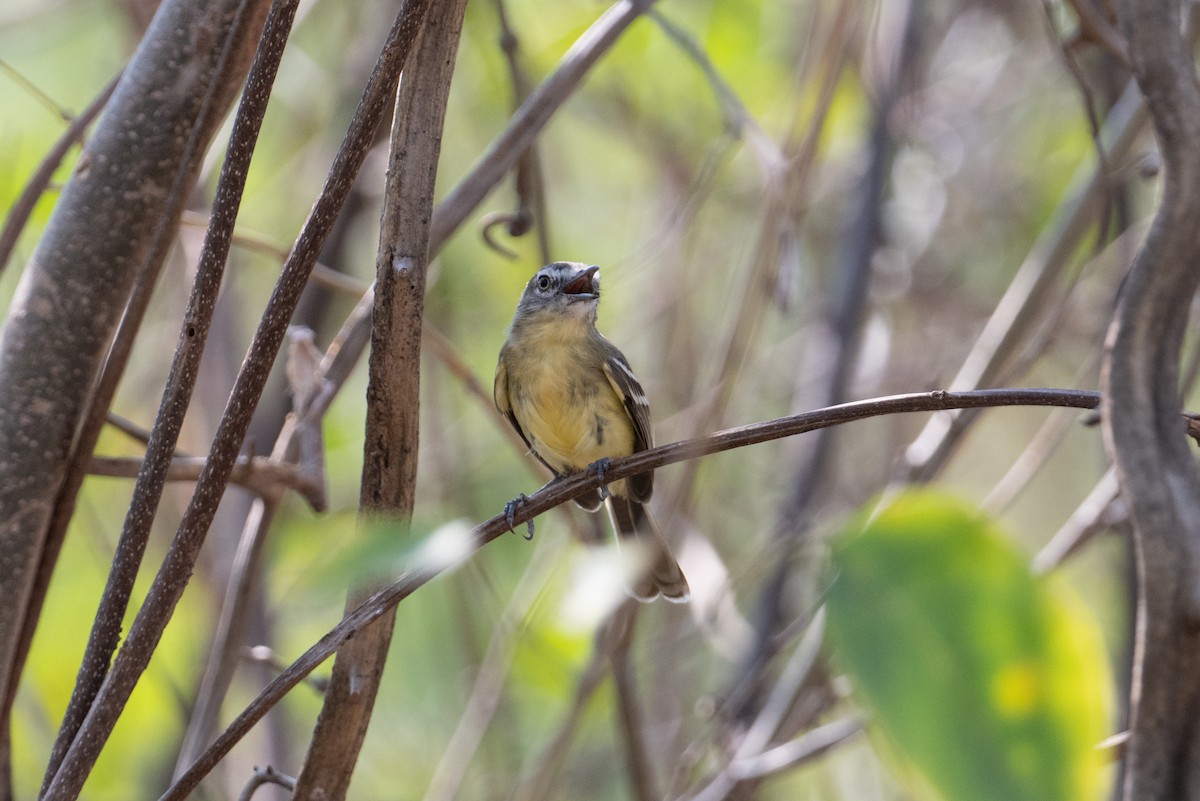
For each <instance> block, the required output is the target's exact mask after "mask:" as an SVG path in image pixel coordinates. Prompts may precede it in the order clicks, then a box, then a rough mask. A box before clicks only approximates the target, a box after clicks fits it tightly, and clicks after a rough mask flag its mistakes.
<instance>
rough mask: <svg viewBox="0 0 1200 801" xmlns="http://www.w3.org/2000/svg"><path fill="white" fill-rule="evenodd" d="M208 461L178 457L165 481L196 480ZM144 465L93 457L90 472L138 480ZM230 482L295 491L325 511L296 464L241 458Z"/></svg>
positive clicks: (269, 491)
mask: <svg viewBox="0 0 1200 801" xmlns="http://www.w3.org/2000/svg"><path fill="white" fill-rule="evenodd" d="M207 462H208V460H207V459H205V458H204V457H203V456H178V457H176V458H174V459H172V460H171V461H170V463H169V464H168V465H167V472H166V474H165V475H164V477H163V479H164V480H165V481H197V480H199V478H200V476H201V475H202V474H203V473H204V467H205V465H206V464H207ZM144 465H145V460H144V459H139V458H137V457H135V456H93V457H92V459H91V462H90V464H89V467H88V472H89V473H90V474H92V475H94V476H107V477H109V478H136V477H137V475H138V473H140V472H141V470H142V468H143V466H144ZM229 483H231V484H237V485H238V486H239V487H243V488H244V489H248V490H250V491H251V492H253V493H254V494H255V495H259V496H273V495H277V494H278V493H279V492H280V491H282V490H284V489H290V490H293V491H295V492H296V493H297V494H299V495H300V497H302V498H304V499H305V500H306V501H308V504H309V506H311V507H312V508H313V510H314V511H318V512H321V511H324V508H323V507H324V497H323V492H322V491H323V489H324V488H323V487H322V486H321V485H319V484H314V482H313V481H312V479H311V477H310V476H307V475H304V474H303V473H302V472H301V470H300V468H299V467H298V466H297V465H294V464H289V463H286V462H279V461H276V460H275V459H273V458H269V457H266V456H249V457H247V456H239V457H238V458H237V461H236V462H234V465H233V469H232V470H231V472H230V474H229Z"/></svg>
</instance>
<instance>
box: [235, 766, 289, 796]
mask: <svg viewBox="0 0 1200 801" xmlns="http://www.w3.org/2000/svg"><path fill="white" fill-rule="evenodd" d="M264 784H274V785H278V786H279V787H282V788H283V789H285V790H294V789H295V788H296V780H295V779H294V778H292V777H291V776H288V775H286V774H284V773H280V772H279V771H277V770H275V769H274V768H273V767H271V766H270V765H267V766H266V767H265V768H259V767H255V768H254V775H253V776H251V777H250V780H249V781H247V782H246V786H245V787H243V788H242V791H241V792H240V793H238V801H250V799H252V798H254V794H255V793H256V792H258V788H259V787H262V786H263V785H264Z"/></svg>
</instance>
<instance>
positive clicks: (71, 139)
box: [0, 72, 121, 275]
mask: <svg viewBox="0 0 1200 801" xmlns="http://www.w3.org/2000/svg"><path fill="white" fill-rule="evenodd" d="M120 80H121V73H119V72H118V73H117V74H116V75H115V76H113V79H112V80H111V81H109V82H108V84H107V85H106V86H105V87H104V88H103V89H101V90H100V94H98V95H96V98H95V99H94V100H93V101H92V102H91V103H89V104H88V107H87V108H85V109H84V110H83V111H82V112H81V113H80V114H79V116H77V117H75V119H73V120H71V124H70V125H68V126H67V129H66V130H65V131H63V132H62V136H60V137H58V140H57V141H56V142H55V143H54V144H53V145H52V146H51V147H50V152H48V153H47V154H46V156H45V158H43V159H42V163H41V164H39V165H38V168H37V169H36V170H34V172H33V175H31V176H30V177H29V180H28V181H26V182H25V187H24V188H23V189H22V190H21V194H20V195H19V196H18V197H17V199H16V201H14V202H13V204H12V207H11V208H9V210H8V216H6V217H5V218H4V227H3V228H2V229H0V275H2V274H3V273H4V268H5V267H7V266H8V260H9V259H11V258H12V254H13V250H15V249H16V247H17V240H18V239H19V238H20V237H21V232H22V231H24V230H25V225H26V223H28V222H29V216H30V215H31V214H33V209H34V206H36V205H37V202H38V198H40V197H41V196H42V193H43V192H45V191H46V187H47V186H49V185H50V179H51V178H52V177H54V171H55V170H57V169H58V167H59V165H60V164H62V160H63V159H64V158H66V155H67V151H69V150H70V149H71V148H72V147H74V146H75V143H76V142H81V141H83V135H84V132H85V131H87V127H88V126H89V125H91V124H92V122H93V121H94V120H95V119H96V117H98V116H99V115H100V112H101V111H103V110H104V106H105V105H106V104H107V103H108V99H109V98H110V97H112V95H113V91H114V90H115V89H116V88H117V82H118V81H120Z"/></svg>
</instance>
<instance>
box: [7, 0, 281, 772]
mask: <svg viewBox="0 0 1200 801" xmlns="http://www.w3.org/2000/svg"><path fill="white" fill-rule="evenodd" d="M180 13H185V12H182V11H181V12H180ZM213 13H214V14H218V18H220V17H221V16H223V17H224V18H225V21H224V23H223V24H225V25H228V29H227V31H226V32H225V34H224V37H225V38H224V40H223V42H222V44H221V45H220V46H219V47H215V48H214V51H215V53H216V55H215V57H213V56H210V58H214V61H215V65H214V67H213V70H214V72H213V76H212V77H211V79H210V81H211V82H210V83H209V85H208V86H207V87H206V88H205V90H204V93H203V101H202V103H201V111H200V113H199V115H198V116H197V118H196V120H195V123H194V124H193V126H192V129H191V131H190V133H189V135H188V137H187V140H186V141H187V151H186V158H185V161H190V162H194V164H195V167H194V169H198V168H199V165H200V161H201V159H202V156H203V151H204V145H205V144H206V143H207V139H208V137H209V136H211V135H212V132H213V131H215V129H216V127H217V125H218V124H219V122H220V119H221V117H222V116H223V113H224V111H225V108H226V103H227V102H228V100H229V99H232V96H233V92H234V89H235V87H236V85H237V84H238V83H239V79H240V76H241V74H242V70H243V69H244V68H245V65H246V60H245V59H246V58H247V56H248V52H249V48H248V45H249V43H250V42H253V41H254V40H255V33H256V32H258V31H259V30H260V27H261V24H262V15H263V14H264V13H265V3H262V2H259V3H257V4H255V3H253V2H248V0H242V1H241V2H239V3H237V4H236V5H234V4H233V3H230V4H228V6H227V7H225V8H215V9H214V11H213ZM159 19H161V20H162V22H161V23H160V25H156V26H154V27H152V28H151V29H150V30H149V31H148V33H147V39H146V42H147V44H145V45H144V47H145V49H146V50H147V51H149V52H153V51H155V50H156V49H158V48H156V46H155V45H154V44H153V42H154V41H155V38H154V37H156V36H158V37H168V38H169V37H170V36H172V35H175V34H176V33H177V32H176V30H174V28H173V27H172V26H182V27H184V28H185V29H186V28H187V27H190V25H189V24H188V23H187V22H185V20H187V16H186V14H185V15H184V16H178V17H174V16H172V15H170V14H166V13H164V14H160V15H159ZM163 28H165V29H166V30H165V31H163V30H162V29H163ZM156 31H157V33H156ZM158 47H162V45H161V43H160V44H159V45H158ZM139 52H141V51H140V50H139ZM193 57H195V56H193ZM171 58H172V59H177V60H181V61H182V60H186V59H185V58H184V56H183V55H182V54H178V53H177V54H174V55H172V56H171ZM137 63H138V59H137V57H136V56H135V58H134V61H133V62H132V63H131V65H130V67H129V68H128V70H127V71H126V73H125V75H124V77H123V79H122V84H124V81H125V80H127V79H133V80H135V85H134V87H133V88H132V89H130V90H124V91H132V92H134V93H139V92H145V93H148V94H151V95H154V94H160V93H161V94H164V95H166V94H170V93H167V92H162V90H161V87H154V88H153V89H151V88H150V87H146V86H138V85H137V84H136V80H137V79H136V73H135V72H134V70H135V66H134V65H136V64H137ZM267 72H269V73H271V74H272V75H273V71H271V70H267ZM261 73H262V67H261V66H259V69H258V70H257V74H260V75H261ZM142 80H143V81H145V80H146V78H145V77H143V78H142ZM159 80H161V78H160V79H159ZM267 86H268V87H269V86H270V82H269V81H268V83H267ZM250 93H251V90H250V88H248V89H247V95H246V96H245V97H244V99H243V102H242V104H241V107H240V108H239V113H238V124H237V125H235V132H234V140H233V141H234V142H235V143H236V144H238V145H245V147H244V148H243V149H242V152H240V153H238V154H237V155H231V156H230V158H229V159H228V160H227V162H226V168H227V172H226V171H223V173H222V180H221V181H220V183H219V185H218V198H217V200H216V201H214V203H216V202H218V201H219V202H221V203H222V204H228V205H230V206H231V207H232V211H231V212H230V213H231V214H232V215H236V208H237V201H238V198H240V195H241V187H242V186H243V185H244V180H239V178H238V176H239V175H240V176H242V178H243V179H244V175H245V169H246V167H247V166H248V163H249V158H250V153H252V152H253V149H254V148H253V142H254V140H255V138H256V136H257V131H258V125H259V122H261V119H262V113H263V111H264V110H265V105H266V100H265V95H264V96H262V97H261V98H259V99H258V102H256V101H255V100H254V99H250ZM118 113H120V112H119V111H118V110H117V109H114V114H118ZM126 113H132V114H134V115H135V117H143V116H147V115H151V112H149V111H138V110H136V109H135V110H133V111H132V112H129V111H127V112H126ZM164 113H165V112H163V111H161V110H160V111H158V112H154V113H153V115H152V116H160V115H163V114H164ZM135 121H136V120H135ZM127 138H130V139H131V140H133V141H136V140H137V137H127ZM193 180H195V172H189V171H185V170H180V172H179V173H178V174H177V175H176V177H175V180H174V181H173V182H172V185H171V189H170V194H171V195H173V196H177V198H178V199H177V201H174V202H172V203H171V204H169V208H168V209H167V210H164V211H163V212H162V214H161V217H160V218H159V219H158V220H157V223H156V224H155V226H154V228H153V233H152V235H151V237H150V239H149V242H148V243H147V245H146V250H145V252H143V253H141V254H140V256H141V261H140V263H139V264H138V269H137V270H136V273H135V275H134V277H133V280H132V282H131V284H132V285H131V287H130V291H129V297H128V298H127V303H126V306H125V309H124V314H123V316H122V317H121V319H120V321H119V323H118V325H117V328H116V332H115V335H114V337H113V341H112V344H111V348H110V349H109V351H108V354H107V361H106V363H105V365H104V368H103V370H102V371H101V374H100V377H99V381H98V382H97V386H96V388H95V391H94V393H93V394H92V397H91V398H90V399H89V405H88V406H85V407H84V414H83V420H82V424H81V426H80V430H79V432H78V436H77V437H76V438H75V441H74V443H73V444H72V448H71V452H70V458H69V460H68V461H67V465H66V468H67V469H66V471H65V475H64V476H63V481H62V483H61V485H60V486H59V487H58V491H57V492H56V494H55V499H54V504H53V506H52V507H51V509H52V513H51V516H50V519H49V520H48V523H47V531H46V544H45V550H44V553H43V554H42V558H41V560H40V564H39V567H38V575H37V584H36V586H35V591H34V594H33V602H34V604H36V605H37V606H39V607H40V604H41V601H42V599H43V598H44V593H45V588H46V586H48V584H49V579H50V574H51V573H52V571H53V568H54V564H55V561H56V557H57V554H58V550H59V549H60V548H61V544H62V539H63V537H64V535H65V532H66V528H67V524H68V522H69V520H70V517H71V514H72V512H73V510H74V504H75V498H76V496H77V494H78V492H79V489H80V487H81V486H82V484H83V478H84V475H85V472H86V467H87V463H88V460H89V457H90V456H91V454H92V451H93V449H94V448H95V445H96V441H97V439H98V438H99V435H100V431H101V429H102V428H103V425H104V420H105V417H106V411H107V409H108V406H109V404H110V402H111V400H112V397H113V395H114V394H115V392H116V387H117V384H118V382H119V380H120V376H121V374H122V373H123V371H124V367H125V364H126V363H127V359H128V356H129V353H130V351H131V349H132V347H133V340H134V338H135V336H136V334H137V331H138V330H139V329H140V326H141V320H142V318H143V315H144V313H145V310H146V308H147V306H148V304H149V298H150V295H151V293H152V290H153V287H154V283H155V279H156V277H157V276H158V273H159V271H160V269H161V266H162V263H163V262H164V261H165V260H166V256H167V252H168V250H169V248H170V245H171V241H172V239H173V237H174V232H175V230H176V226H177V215H178V213H179V209H180V208H181V207H182V205H183V203H184V200H185V198H186V196H187V194H188V192H189V191H190V190H191V182H192V181H193ZM139 191H143V190H139ZM229 224H230V226H232V219H230V222H229ZM219 239H220V238H219V236H213V238H212V240H211V241H206V245H209V247H206V253H207V254H208V255H209V257H210V259H209V264H208V268H209V269H210V270H216V273H217V278H216V281H215V282H213V284H211V285H210V286H208V287H204V288H201V287H200V285H199V282H200V279H201V276H202V273H201V272H200V271H198V272H197V282H198V283H197V285H196V288H195V291H194V293H193V299H192V300H193V301H195V300H196V299H197V298H198V297H201V296H203V294H204V292H205V290H207V291H208V292H210V293H211V296H212V297H211V298H210V299H209V300H210V302H215V297H216V293H217V291H218V289H219V284H220V270H221V266H222V265H223V262H224V258H223V255H222V256H219V257H217V258H215V259H214V258H213V257H214V256H217V251H216V250H215V249H213V248H212V247H211V245H212V243H214V242H218V241H219ZM121 245H122V246H123V247H124V248H126V249H128V250H129V251H130V252H131V253H135V254H136V253H137V252H138V251H139V248H138V247H136V245H135V244H134V243H131V242H127V241H123V242H122V243H121ZM189 308H192V306H191V305H190V304H189ZM201 338H202V337H201ZM196 358H197V359H198V358H199V354H198V353H197V355H196ZM171 391H172V390H171V387H170V385H168V389H167V390H165V391H164V398H165V397H166V396H167V395H168V394H169V393H170V392H171ZM184 406H185V407H186V401H185V402H184ZM180 416H181V417H182V410H181V411H180ZM156 434H157V437H156V436H155V435H156ZM175 441H176V440H175V439H171V438H169V439H166V440H164V438H163V429H162V428H160V427H158V426H157V425H156V430H155V432H152V434H151V437H150V442H149V444H148V446H147V456H148V457H151V458H150V459H148V461H147V463H146V464H143V468H144V469H146V470H147V475H146V479H144V480H143V481H140V482H139V485H138V486H137V487H135V494H134V500H133V501H131V504H130V510H129V513H128V515H127V517H126V525H125V526H124V528H123V531H122V535H121V539H120V541H119V542H118V546H117V552H116V554H115V555H114V557H113V564H112V567H111V568H110V571H109V577H108V582H107V584H106V586H105V590H104V595H103V596H102V597H101V599H100V606H99V609H98V610H97V612H96V617H95V620H94V622H93V625H92V629H91V632H90V633H89V636H88V644H87V647H86V649H85V651H84V656H83V659H82V660H81V663H80V667H79V672H78V673H77V675H76V680H75V686H74V688H73V690H72V692H71V699H70V701H69V702H68V705H67V710H66V712H65V713H64V715H63V721H62V724H61V725H60V726H59V730H58V734H57V735H56V737H55V742H54V746H53V748H52V750H51V755H50V759H49V760H48V763H47V767H46V772H45V775H44V777H43V782H42V791H43V795H45V794H46V793H48V792H49V787H50V784H51V781H52V779H53V778H54V776H55V773H56V772H57V770H58V769H59V767H60V766H61V763H62V761H63V759H64V758H65V756H66V754H67V752H68V749H69V748H70V746H71V745H72V743H73V742H74V738H75V736H76V734H77V733H78V731H79V729H80V727H81V726H82V725H83V720H84V717H85V716H86V715H87V714H88V711H89V708H90V707H91V705H92V702H93V700H94V699H95V697H96V694H97V693H98V692H99V689H100V685H101V682H102V681H103V680H104V678H105V674H106V672H107V669H108V666H109V662H110V660H111V658H112V653H113V651H114V650H115V649H116V646H117V641H118V639H119V637H120V631H121V623H122V619H123V617H124V614H125V610H126V608H127V606H128V602H129V597H130V594H131V592H132V589H133V582H134V580H135V579H136V576H137V572H138V568H139V566H140V565H141V559H142V555H143V553H144V552H145V545H146V539H147V537H148V536H149V529H150V524H151V522H152V521H153V518H154V513H155V509H156V505H157V504H156V501H152V502H149V503H145V504H143V503H142V500H143V499H141V498H139V494H138V490H143V491H144V490H146V489H147V488H148V486H149V485H150V484H152V483H153V482H152V481H148V479H150V478H151V477H152V476H153V475H154V474H155V471H161V473H162V474H165V472H166V469H167V464H168V463H169V461H170V459H171V457H172V456H173V454H174V449H175ZM160 489H161V486H160ZM135 520H136V521H138V523H140V526H134V525H131V522H133V521H135ZM25 628H26V631H25V638H24V641H23V642H22V647H23V648H24V647H27V646H26V642H27V641H28V638H29V637H31V636H32V620H30V619H27V622H26V627H25ZM81 781H82V778H81Z"/></svg>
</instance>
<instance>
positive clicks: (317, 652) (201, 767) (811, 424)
mask: <svg viewBox="0 0 1200 801" xmlns="http://www.w3.org/2000/svg"><path fill="white" fill-rule="evenodd" d="M1099 403H1100V395H1099V393H1097V392H1085V391H1083V390H1068V389H993V390H978V391H975V392H956V393H952V392H942V391H936V392H927V393H917V394H911V395H894V396H891V397H886V398H875V399H872V400H866V401H856V402H853V403H845V404H841V405H839V406H832V407H829V408H826V409H817V410H815V411H811V412H805V413H803V414H797V415H791V416H789V417H781V418H777V419H775V420H769V421H766V422H763V423H755V424H753V425H747V426H742V427H740V428H732V429H728V430H726V431H720V432H717V433H716V434H711V435H709V436H706V437H700V438H696V439H690V440H685V441H683V442H674V443H671V444H669V445H662V446H659V447H657V448H652V449H650V450H646V451H642V452H640V453H637V454H635V455H633V456H630V457H627V458H624V459H617V460H614V461H613V463H612V465H611V466H610V467H609V468H608V469H607V470H605V473H604V479H603V480H604V481H605V482H611V481H617V480H619V479H622V478H628V477H629V476H631V475H635V474H637V473H642V472H645V471H647V470H653V469H656V468H658V467H662V466H664V465H667V464H674V463H676V462H681V461H684V460H687V459H696V458H699V457H701V456H705V455H707V454H710V453H718V452H720V451H726V450H730V449H732V448H741V447H745V446H747V445H754V444H757V443H760V442H767V441H770V440H775V439H780V438H782V437H788V436H795V435H797V434H802V433H805V432H807V431H813V430H816V429H818V428H824V427H826V426H832V425H840V424H843V423H848V422H851V421H854V420H863V419H867V418H870V417H877V416H881V415H887V414H898V413H904V412H931V411H947V410H951V409H962V408H973V407H981V406H1069V407H1073V408H1078V409H1092V408H1095V407H1096V406H1097V405H1098V404H1099ZM600 483H601V479H600V477H599V476H598V475H596V474H594V473H579V474H576V475H573V476H568V477H567V478H564V479H563V480H561V481H557V482H555V483H554V484H551V485H548V486H546V487H543V488H542V489H541V490H539V491H538V492H535V493H534V494H533V495H530V496H529V497H528V498H527V499H526V500H525V502H524V503H522V504H520V505H519V506H518V507H517V508H516V510H515V513H514V515H513V524H514V525H520V524H521V523H524V522H526V521H528V520H531V519H533V518H534V517H536V516H537V515H539V514H542V513H544V512H546V511H549V510H550V509H552V508H554V507H555V506H558V505H560V504H563V503H566V502H567V501H570V500H572V499H574V498H576V497H579V496H582V495H584V494H585V493H588V492H595V491H596V490H598V489H599V487H600ZM508 525H509V524H508V522H507V516H506V515H505V514H504V513H503V512H501V513H500V514H498V515H496V516H495V517H492V518H490V519H488V520H487V521H485V522H483V523H480V524H479V525H477V526H476V527H475V528H474V529H473V530H472V531H471V534H470V537H469V539H468V540H467V541H466V542H462V543H458V547H457V548H456V549H455V551H454V553H455V556H454V557H452V558H448V559H442V560H440V561H437V562H432V561H430V562H425V563H423V564H418V565H416V566H414V567H413V568H411V569H410V570H408V571H406V572H405V573H404V574H403V575H401V576H400V577H399V578H398V579H396V581H394V582H393V583H391V584H389V585H388V586H387V587H384V588H383V589H381V590H380V591H378V592H377V593H375V594H374V595H372V596H371V597H370V598H368V599H367V600H366V601H364V602H363V603H362V604H361V605H360V606H359V607H358V608H357V609H355V610H354V611H352V612H350V613H348V614H347V615H346V616H345V617H344V618H343V619H342V621H341V622H340V623H338V625H337V626H335V627H334V628H333V629H332V630H330V631H329V632H328V633H327V634H326V635H325V636H324V637H322V638H321V639H320V640H319V641H318V642H317V643H315V644H314V645H313V646H312V647H310V648H309V649H308V650H307V651H305V652H304V654H303V655H302V656H301V657H300V658H299V659H297V660H296V661H295V662H293V663H292V664H291V666H289V667H288V669H287V670H285V671H283V672H282V673H281V674H279V676H277V677H276V678H275V679H274V680H273V681H272V682H271V683H270V684H269V685H267V686H266V687H265V688H264V689H263V690H262V692H261V693H259V695H258V697H257V698H256V699H255V700H254V701H253V702H252V703H251V704H250V705H249V706H247V707H246V709H245V710H243V711H242V713H241V714H240V715H238V717H237V718H236V719H235V720H234V721H233V722H232V723H230V725H229V727H228V728H226V730H225V731H224V732H223V733H222V734H221V736H220V737H218V738H217V740H216V741H215V742H214V743H213V744H212V745H211V746H209V747H208V749H207V750H205V752H204V753H203V754H201V756H200V757H199V758H198V759H197V760H196V761H195V762H194V763H193V764H192V766H191V767H190V768H188V770H187V772H185V773H184V774H183V775H182V776H181V777H180V778H179V780H178V781H177V782H176V783H175V784H174V785H173V786H172V787H171V788H170V789H169V790H168V791H167V792H166V793H164V794H163V796H162V797H161V799H160V801H180V799H183V798H185V797H186V796H187V795H188V793H190V792H191V791H192V789H194V788H195V786H196V785H197V784H198V783H199V782H200V780H201V779H202V778H203V777H204V776H206V775H207V774H208V772H209V771H211V770H212V768H213V767H214V766H215V765H216V764H217V762H219V761H220V760H221V759H222V758H223V757H224V755H225V754H227V753H228V752H229V750H230V749H231V748H233V746H234V745H235V744H236V743H237V742H238V741H239V740H241V738H242V737H244V736H245V735H246V733H247V732H248V731H249V730H250V729H251V728H252V727H253V726H254V724H255V723H257V722H258V721H259V720H260V719H261V718H262V716H263V715H265V714H266V712H267V710H269V709H270V708H271V707H273V706H274V705H275V704H276V703H278V702H279V700H280V699H282V698H283V697H284V696H285V695H286V694H287V693H288V692H289V691H290V690H291V689H292V688H293V687H295V686H296V685H297V684H299V683H300V682H301V681H303V679H304V677H305V676H307V675H308V674H309V673H311V672H312V671H313V670H315V669H316V668H317V666H318V665H320V664H321V663H322V662H324V661H325V660H326V659H328V658H329V657H330V656H331V655H332V654H333V653H334V651H336V650H337V649H338V647H339V646H340V645H341V644H342V643H344V642H345V641H346V640H348V639H349V638H350V637H352V636H354V634H355V633H356V632H357V631H359V630H360V629H361V628H362V627H363V626H366V625H369V624H370V623H372V622H373V621H375V620H378V619H379V618H380V617H382V616H383V615H384V614H386V612H387V610H389V609H391V608H392V607H394V606H395V605H396V604H398V603H400V602H401V601H403V600H404V599H405V598H407V597H408V596H409V595H411V594H412V593H413V592H415V591H416V590H417V589H419V588H420V587H422V586H424V585H425V584H426V583H428V582H429V581H430V580H432V579H433V578H435V577H436V576H438V575H439V574H441V573H442V572H443V571H445V570H448V569H450V568H452V567H455V566H457V565H460V564H461V563H462V562H463V561H465V560H467V559H468V558H470V556H471V555H472V554H473V553H474V552H475V551H477V550H478V549H479V548H481V547H483V546H484V545H486V544H487V543H489V542H491V541H493V540H495V539H497V538H499V537H500V536H502V535H503V534H505V533H507V532H508V531H509V527H508ZM439 552H440V553H445V551H443V550H441V549H439Z"/></svg>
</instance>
